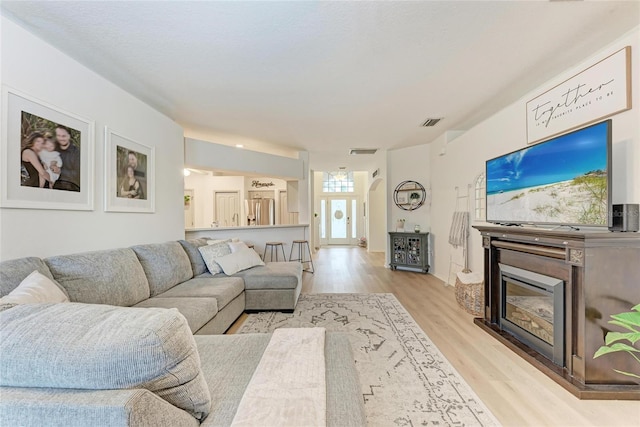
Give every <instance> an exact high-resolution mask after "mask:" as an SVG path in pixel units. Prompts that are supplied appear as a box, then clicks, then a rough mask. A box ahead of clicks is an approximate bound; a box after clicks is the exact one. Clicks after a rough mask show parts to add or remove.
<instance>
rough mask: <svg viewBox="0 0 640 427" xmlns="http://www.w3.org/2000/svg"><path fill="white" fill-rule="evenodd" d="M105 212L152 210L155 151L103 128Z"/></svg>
mask: <svg viewBox="0 0 640 427" xmlns="http://www.w3.org/2000/svg"><path fill="white" fill-rule="evenodd" d="M104 157H105V190H104V194H105V208H104V209H105V211H107V212H146V213H152V212H155V151H154V148H153V147H148V146H146V145H143V144H140V143H138V142H135V141H133V140H131V139H129V138H126V137H124V136H122V135H120V134H118V133H117V132H114V131H113V130H112V129H109V128H108V127H105V156H104Z"/></svg>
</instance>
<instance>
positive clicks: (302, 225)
mask: <svg viewBox="0 0 640 427" xmlns="http://www.w3.org/2000/svg"><path fill="white" fill-rule="evenodd" d="M299 227H309V224H283V225H278V224H276V225H240V226H234V227H204V228H185V229H184V231H185V233H192V232H195V231H218V230H220V231H222V230H256V229H261V228H267V229H273V228H299Z"/></svg>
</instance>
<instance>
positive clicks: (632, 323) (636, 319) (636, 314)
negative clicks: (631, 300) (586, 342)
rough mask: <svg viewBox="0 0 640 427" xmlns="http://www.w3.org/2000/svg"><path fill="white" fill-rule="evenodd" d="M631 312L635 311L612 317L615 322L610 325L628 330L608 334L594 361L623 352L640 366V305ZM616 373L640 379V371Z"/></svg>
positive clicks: (594, 356) (611, 321) (612, 321)
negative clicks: (639, 345)
mask: <svg viewBox="0 0 640 427" xmlns="http://www.w3.org/2000/svg"><path fill="white" fill-rule="evenodd" d="M631 310H633V311H630V312H626V313H619V314H612V315H611V318H612V319H613V320H610V321H609V323H610V324H612V325H617V326H620V327H621V328H624V329H626V330H627V332H615V331H609V332H607V335H606V336H605V338H604V342H605V345H603V346H602V347H600V348H599V349H598V350H597V351H596V352H595V354H594V355H593V358H594V359H595V358H596V357H600V356H604V355H605V354H609V353H616V352H619V351H623V352H625V353H628V354H629V355H630V356H631V357H633V358H634V359H635V360H636V362H638V364H639V365H640V357H639V356H640V349H639V348H638V347H637V346H636V343H638V342H639V341H640V304H638V305H636V306H635V307H633V308H632V309H631ZM639 368H640V367H639ZM614 371H616V372H617V373H619V374H622V375H626V376H629V377H634V378H640V369H639V370H638V373H633V372H625V371H620V370H618V369H614Z"/></svg>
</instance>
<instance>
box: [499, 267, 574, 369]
mask: <svg viewBox="0 0 640 427" xmlns="http://www.w3.org/2000/svg"><path fill="white" fill-rule="evenodd" d="M499 267H500V315H499V325H500V328H501V329H502V330H503V331H506V332H508V333H510V334H512V335H513V336H515V337H516V338H517V339H518V340H519V341H522V342H523V343H525V344H527V345H528V346H529V347H531V348H533V349H535V350H537V351H538V352H539V353H540V354H542V355H543V356H545V357H547V358H548V359H550V360H551V361H553V363H554V364H556V365H558V366H564V281H563V280H561V279H557V278H554V277H550V276H545V275H542V274H538V273H534V272H533V271H528V270H524V269H521V268H517V267H513V266H510V265H505V264H499Z"/></svg>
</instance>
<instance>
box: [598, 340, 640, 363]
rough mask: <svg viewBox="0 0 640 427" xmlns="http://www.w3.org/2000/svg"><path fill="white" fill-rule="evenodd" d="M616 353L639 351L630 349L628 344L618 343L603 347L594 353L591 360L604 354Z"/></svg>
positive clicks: (638, 351) (633, 348)
mask: <svg viewBox="0 0 640 427" xmlns="http://www.w3.org/2000/svg"><path fill="white" fill-rule="evenodd" d="M618 351H626V352H636V353H640V350H638V349H637V348H635V347H631V346H630V345H628V344H624V343H621V342H619V343H615V344H612V345H610V346H608V347H607V346H606V345H603V346H602V347H600V348H599V349H598V351H596V353H595V354H594V355H593V358H594V359H595V358H596V357H599V356H602V355H604V354H609V353H616V352H618Z"/></svg>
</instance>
